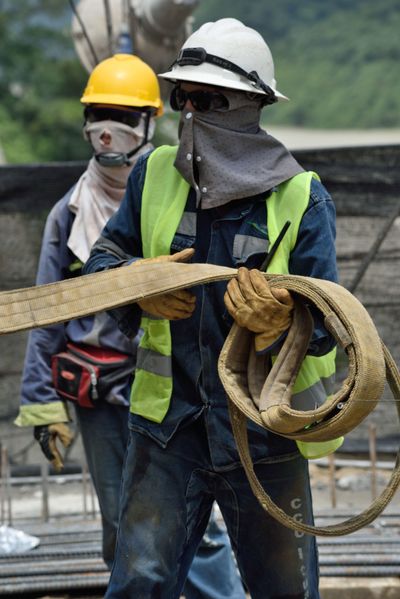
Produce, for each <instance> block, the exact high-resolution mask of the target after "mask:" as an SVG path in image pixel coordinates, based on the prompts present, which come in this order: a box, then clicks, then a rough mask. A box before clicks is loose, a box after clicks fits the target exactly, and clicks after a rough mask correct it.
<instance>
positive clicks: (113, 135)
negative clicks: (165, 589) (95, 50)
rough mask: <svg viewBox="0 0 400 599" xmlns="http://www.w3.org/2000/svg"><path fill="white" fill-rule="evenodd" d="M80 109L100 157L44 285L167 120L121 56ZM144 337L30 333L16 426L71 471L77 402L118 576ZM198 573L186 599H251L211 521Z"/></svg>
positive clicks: (82, 254) (98, 322)
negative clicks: (66, 455) (125, 473)
mask: <svg viewBox="0 0 400 599" xmlns="http://www.w3.org/2000/svg"><path fill="white" fill-rule="evenodd" d="M81 102H82V104H84V127H83V133H84V137H85V138H86V139H87V140H88V142H89V143H90V145H91V147H92V150H93V157H92V158H91V160H90V161H89V163H88V166H87V169H86V170H85V172H84V173H83V175H82V176H81V177H80V179H79V180H78V182H77V183H76V185H74V187H73V188H72V189H71V190H70V191H68V192H67V194H66V195H65V196H64V197H63V198H62V199H61V200H60V201H58V202H57V203H56V205H55V206H54V207H53V209H52V210H51V212H50V214H49V216H48V218H47V222H46V227H45V231H44V236H43V241H42V248H41V254H40V260H39V268H38V274H37V284H43V283H51V282H54V281H59V280H62V279H66V278H70V277H74V276H77V275H79V274H80V273H81V269H82V264H83V263H84V262H85V261H86V260H87V258H88V257H89V253H90V248H91V246H92V244H93V243H94V241H95V240H96V239H97V238H98V236H99V234H100V232H101V230H102V228H103V226H104V225H105V223H106V221H107V220H108V218H110V216H111V215H112V214H113V213H114V212H115V211H116V209H117V208H118V207H119V205H120V203H121V200H122V197H123V195H124V192H125V187H126V184H127V179H128V177H129V174H130V173H131V171H132V169H133V167H134V165H135V163H136V162H137V160H138V158H139V157H140V156H141V155H143V154H144V153H146V152H147V151H148V150H149V149H151V148H152V147H153V146H152V145H151V138H152V136H153V133H154V128H155V119H156V118H157V117H159V116H160V115H161V114H162V113H163V103H162V100H161V98H160V90H159V85H158V81H157V77H156V75H155V73H154V72H153V70H152V69H151V68H150V67H149V66H148V65H147V64H145V63H144V62H143V61H142V60H141V59H139V58H138V57H137V56H133V55H129V54H117V55H115V56H113V57H111V58H108V59H106V60H104V61H102V62H101V63H99V64H98V65H97V66H96V67H95V69H94V70H93V72H92V73H91V75H90V77H89V80H88V83H87V86H86V89H85V91H84V93H83V96H82V98H81ZM137 332H138V330H136V331H135V332H134V333H132V335H131V337H130V338H128V337H126V336H125V335H124V334H123V333H122V332H121V331H120V330H119V328H118V326H117V324H116V322H115V321H114V320H113V319H112V318H111V317H110V316H109V315H107V314H106V313H101V314H96V315H94V316H90V317H85V318H80V319H77V320H72V321H70V322H68V323H66V324H65V325H56V326H50V327H47V328H45V329H36V330H34V331H32V332H31V333H30V335H29V340H28V346H27V351H26V359H25V365H24V371H23V378H22V390H21V397H22V400H21V407H20V413H19V416H18V418H17V421H16V422H17V424H18V425H19V426H33V427H34V436H35V439H36V440H37V441H38V442H39V443H40V446H41V448H42V450H43V453H44V454H45V456H46V457H47V458H48V459H49V460H50V461H51V462H52V464H53V466H54V467H55V468H56V470H59V469H61V468H62V466H63V461H62V456H61V452H60V451H59V449H60V447H61V446H62V445H64V446H67V445H68V444H69V443H70V442H71V440H72V437H73V434H72V430H71V427H70V425H69V422H70V419H71V416H70V407H71V406H72V405H73V407H74V409H75V414H76V418H77V423H78V425H79V430H80V433H81V436H82V441H83V446H84V450H85V454H86V459H87V463H88V467H89V471H90V474H91V477H92V480H93V482H94V486H95V489H96V493H97V497H98V500H99V506H100V511H101V517H102V527H103V558H104V561H105V563H106V564H107V566H108V567H109V568H110V569H111V566H112V563H113V558H114V549H115V542H116V535H117V523H118V513H119V490H120V481H121V474H122V465H123V458H124V454H125V449H126V445H127V442H128V413H129V389H130V385H131V382H132V373H133V370H134V365H135V358H136V348H137V344H138V338H139V337H138V335H137ZM93 374H94V375H95V380H94V381H93V378H92V376H93ZM89 381H90V383H91V384H90V385H89ZM57 444H58V445H59V447H57ZM192 570H193V575H190V576H189V579H188V590H187V597H188V599H196V598H197V597H198V593H199V592H200V590H199V589H201V592H202V594H201V596H202V597H205V598H206V599H220V598H221V597H224V598H225V597H226V598H229V599H243V598H244V592H243V587H242V584H241V581H240V578H239V576H238V573H237V569H236V566H235V564H234V560H233V558H232V550H231V547H230V542H229V538H228V536H227V534H226V532H225V530H223V529H222V528H221V527H220V526H219V525H218V524H217V522H215V521H212V522H211V523H210V527H209V529H208V536H207V537H205V539H204V540H203V542H202V544H201V546H200V548H199V552H198V555H197V556H196V559H195V561H194V564H193V569H192ZM189 585H190V586H189ZM221 588H225V593H221Z"/></svg>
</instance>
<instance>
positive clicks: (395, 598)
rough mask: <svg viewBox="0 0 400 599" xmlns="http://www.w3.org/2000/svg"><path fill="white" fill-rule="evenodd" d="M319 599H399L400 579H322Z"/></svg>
mask: <svg viewBox="0 0 400 599" xmlns="http://www.w3.org/2000/svg"><path fill="white" fill-rule="evenodd" d="M320 594H321V599H400V579H399V578H395V577H391V578H323V579H322V580H321V584H320Z"/></svg>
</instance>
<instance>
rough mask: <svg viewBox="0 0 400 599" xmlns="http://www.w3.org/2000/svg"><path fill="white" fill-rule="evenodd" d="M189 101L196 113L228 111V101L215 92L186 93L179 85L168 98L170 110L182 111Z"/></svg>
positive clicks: (197, 91)
mask: <svg viewBox="0 0 400 599" xmlns="http://www.w3.org/2000/svg"><path fill="white" fill-rule="evenodd" d="M188 100H190V102H191V104H192V106H193V108H194V109H195V110H197V111H198V112H207V111H208V110H228V108H229V101H228V98H227V97H226V96H224V94H221V93H220V92H215V91H207V90H204V89H198V90H194V91H190V92H189V91H186V90H185V89H182V88H181V86H180V85H176V86H175V87H174V88H173V90H172V92H171V96H170V98H169V102H170V104H171V108H172V110H183V108H184V107H185V104H186V102H187V101H188Z"/></svg>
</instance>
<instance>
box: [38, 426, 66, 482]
mask: <svg viewBox="0 0 400 599" xmlns="http://www.w3.org/2000/svg"><path fill="white" fill-rule="evenodd" d="M33 435H34V437H35V439H36V441H38V443H39V445H40V448H41V450H42V452H43V453H44V455H45V456H46V458H47V459H48V460H49V462H51V465H52V466H53V468H54V470H57V472H59V471H60V470H62V468H63V467H64V462H63V459H62V457H61V454H60V452H59V450H58V447H57V443H56V441H57V439H58V440H59V441H60V442H61V444H62V445H63V446H64V447H68V446H69V445H70V444H71V442H72V439H73V438H74V435H73V433H72V431H71V429H70V428H69V426H68V424H66V423H65V422H57V423H55V424H43V425H40V426H35V427H34V431H33Z"/></svg>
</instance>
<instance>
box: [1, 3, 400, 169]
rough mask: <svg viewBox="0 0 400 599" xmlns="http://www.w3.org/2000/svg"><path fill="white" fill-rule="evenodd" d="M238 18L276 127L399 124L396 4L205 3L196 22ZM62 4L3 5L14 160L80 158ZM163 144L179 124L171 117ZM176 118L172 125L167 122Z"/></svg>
mask: <svg viewBox="0 0 400 599" xmlns="http://www.w3.org/2000/svg"><path fill="white" fill-rule="evenodd" d="M227 16H231V17H237V18H239V19H241V20H242V21H244V22H245V23H246V24H247V25H249V26H252V27H254V28H256V29H257V30H259V31H260V33H262V35H263V36H264V37H265V39H266V40H267V41H268V44H269V45H270V47H271V50H272V53H273V55H274V59H275V66H276V78H277V81H278V89H280V90H281V91H282V92H283V93H284V94H286V95H288V96H289V97H290V98H291V101H290V102H287V103H280V104H279V105H275V106H273V107H270V108H268V109H267V110H266V111H264V114H265V118H266V119H267V121H268V123H270V124H280V125H288V126H304V127H315V128H355V129H357V128H358V129H360V128H377V127H388V128H389V127H400V77H399V64H400V60H399V59H400V41H399V40H400V35H399V31H400V2H399V0H379V2H377V1H376V0H301V1H299V0H278V1H273V0H203V1H202V2H201V4H200V6H199V8H198V9H197V11H196V13H195V23H194V26H195V27H198V26H199V25H200V24H201V23H203V22H205V21H209V20H216V19H218V18H221V17H227ZM70 19H71V13H70V7H69V3H68V2H67V1H64V0H63V1H62V2H60V0H18V2H15V0H0V145H1V147H2V149H3V151H4V153H5V155H6V159H7V161H8V162H32V161H49V160H74V159H75V160H78V159H82V158H88V156H89V155H90V149H89V147H88V145H87V144H86V143H85V142H84V141H83V139H82V135H81V127H82V106H81V104H80V103H79V98H80V95H81V92H82V90H83V88H84V86H85V83H86V79H87V74H86V72H85V71H84V69H83V68H82V66H81V65H80V63H79V61H78V59H77V57H76V55H75V52H74V49H73V44H72V39H71V35H70ZM164 119H165V120H164V124H163V125H162V126H161V127H160V128H159V133H158V137H157V140H156V141H157V142H162V141H166V140H167V139H168V134H164V131H165V130H170V129H171V127H170V125H171V124H172V123H173V118H172V117H168V116H167V117H164ZM168 119H170V120H171V123H170V122H169V121H168Z"/></svg>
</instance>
